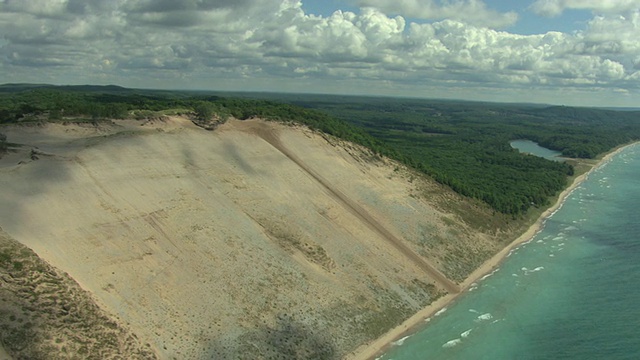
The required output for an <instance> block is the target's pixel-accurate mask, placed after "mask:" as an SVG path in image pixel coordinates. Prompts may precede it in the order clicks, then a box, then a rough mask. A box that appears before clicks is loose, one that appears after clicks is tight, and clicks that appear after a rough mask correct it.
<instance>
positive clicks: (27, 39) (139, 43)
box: [0, 0, 640, 94]
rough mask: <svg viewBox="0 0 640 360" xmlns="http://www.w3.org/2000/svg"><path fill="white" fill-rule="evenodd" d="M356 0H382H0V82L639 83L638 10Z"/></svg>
mask: <svg viewBox="0 0 640 360" xmlns="http://www.w3.org/2000/svg"><path fill="white" fill-rule="evenodd" d="M363 1H364V0H363ZM366 1H368V4H369V5H373V2H376V3H378V5H380V6H379V7H365V8H362V9H360V10H359V11H357V12H349V11H336V12H335V13H333V14H332V15H331V16H326V17H322V16H314V15H308V14H305V12H304V11H303V8H302V4H301V2H300V1H297V0H243V1H240V2H236V1H231V0H225V1H213V0H208V1H207V0H181V1H168V0H162V1H150V0H117V1H116V0H114V1H100V0H86V1H82V0H55V1H51V2H48V3H46V4H45V2H43V3H42V4H43V6H42V7H37V6H32V5H33V4H39V3H37V2H36V1H34V2H27V1H15V0H0V34H2V35H0V37H1V39H2V41H0V68H2V70H3V71H2V75H0V82H7V81H31V82H42V81H45V80H46V81H51V82H58V83H69V82H72V83H91V82H100V83H104V82H105V81H106V82H109V83H118V84H122V85H125V86H136V87H154V86H159V87H174V88H175V87H200V88H202V87H210V88H227V89H237V88H238V87H240V86H249V85H251V83H253V84H261V85H260V86H263V85H262V84H264V86H269V84H271V86H273V84H275V83H278V84H286V86H288V87H287V88H288V89H289V90H292V91H294V90H296V89H297V90H298V91H300V90H304V91H309V90H310V88H309V86H311V85H309V84H313V83H317V84H324V85H323V86H324V87H323V88H325V89H335V88H336V87H338V84H339V86H347V87H348V86H351V87H353V86H358V88H359V89H361V90H363V91H370V90H371V89H380V88H384V89H389V90H390V91H400V90H401V89H414V88H419V87H423V88H425V89H427V88H429V89H430V88H434V87H440V88H443V89H444V88H447V89H453V88H458V87H464V86H466V87H469V88H477V89H483V90H482V91H483V92H484V93H486V90H484V89H487V88H494V89H496V91H497V92H498V91H504V89H523V88H525V87H538V88H544V89H553V88H554V87H558V86H562V87H563V88H564V89H568V88H576V89H584V88H585V87H587V86H588V87H589V88H590V89H596V88H600V89H613V90H616V91H618V90H624V89H636V88H638V82H637V80H638V78H639V77H640V75H638V74H639V73H640V40H639V39H640V36H639V35H640V12H637V11H636V12H633V11H631V12H627V13H625V14H624V16H621V15H614V14H604V15H601V16H597V17H594V19H592V20H591V21H590V22H589V23H588V24H587V27H586V28H585V30H584V31H582V32H577V33H573V34H565V33H559V32H549V33H546V34H539V35H516V34H511V33H509V32H506V31H498V30H495V29H491V28H488V27H486V26H484V25H486V24H484V25H483V26H480V25H478V26H476V25H471V24H469V23H468V22H465V21H462V20H452V19H446V20H442V21H435V22H432V23H422V24H417V23H413V22H409V21H407V20H406V18H405V17H404V16H402V15H395V12H392V11H390V10H388V9H387V10H384V9H383V8H382V5H384V3H386V2H382V1H379V0H366ZM464 3H465V4H471V3H472V2H471V1H465V2H464ZM239 4H241V5H242V6H240V5H239ZM388 4H391V3H390V2H388ZM402 4H404V5H403V6H408V5H411V2H409V1H404V2H402ZM427 4H432V5H433V4H435V2H427ZM446 4H447V5H444V6H441V5H438V6H436V5H433V6H435V7H434V9H436V10H438V11H441V13H440V14H441V15H440V16H442V14H444V12H442V11H444V10H443V9H445V8H446V7H447V6H448V7H449V8H453V7H454V6H456V4H462V2H455V1H454V2H448V3H446ZM475 4H482V6H481V8H482V9H485V10H486V7H484V4H483V3H480V2H475ZM478 6H479V5H478ZM407 9H409V8H407ZM447 11H449V10H447ZM487 11H489V10H487ZM480 12H481V11H480ZM389 14H394V15H389ZM179 19H182V20H179ZM347 79H348V81H347ZM256 86H257V85H256ZM281 88H282V87H281V86H278V87H275V88H273V90H279V89H281ZM399 89H400V90H399ZM499 89H502V90H499ZM514 92H515V90H514ZM411 94H416V93H415V91H414V92H411Z"/></svg>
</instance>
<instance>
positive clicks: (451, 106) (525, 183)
mask: <svg viewBox="0 0 640 360" xmlns="http://www.w3.org/2000/svg"><path fill="white" fill-rule="evenodd" d="M283 101H290V102H291V103H293V104H297V105H300V106H304V107H307V108H312V109H317V110H322V111H325V112H326V113H327V114H330V115H332V116H334V117H336V118H339V119H342V120H344V121H347V122H350V123H352V124H354V125H357V126H359V127H362V128H364V129H366V130H367V132H369V134H371V135H372V136H374V137H376V138H377V139H379V140H382V141H383V142H384V143H385V144H387V145H389V146H390V147H391V148H393V149H394V150H396V151H398V152H399V153H400V154H399V158H400V159H401V161H402V162H404V163H406V164H408V165H410V166H412V167H414V168H416V169H418V170H420V171H422V172H424V173H425V174H428V175H430V176H431V177H433V178H434V179H435V180H437V181H438V182H440V183H442V184H446V185H448V186H450V187H451V188H452V189H454V190H455V191H456V192H458V193H460V194H463V195H466V196H469V197H473V198H477V199H480V200H482V201H484V202H486V203H487V204H489V205H490V206H491V207H493V208H494V209H495V210H497V211H500V212H503V213H507V214H513V215H520V214H523V213H525V212H526V211H527V210H528V209H529V208H531V207H532V206H544V205H547V203H548V201H549V198H550V197H551V196H553V195H555V194H557V193H558V192H559V191H560V190H562V189H563V188H564V187H565V186H566V181H567V176H570V175H573V172H574V169H573V168H572V167H571V166H570V165H568V164H566V163H561V162H554V161H549V160H545V159H542V158H538V157H535V156H530V155H523V154H520V153H519V152H518V151H517V150H515V149H513V148H511V146H510V145H509V143H510V141H512V140H518V139H528V140H532V141H535V142H538V143H539V144H540V145H541V146H544V147H547V148H549V149H553V150H557V151H560V152H562V154H563V156H566V157H572V158H594V157H596V156H597V155H599V154H602V153H604V152H606V151H609V150H611V149H613V148H615V147H616V146H618V145H621V144H625V143H628V142H631V141H634V140H638V139H640V121H639V120H640V117H639V114H640V113H639V112H619V111H611V110H601V109H588V108H570V107H562V106H557V107H542V106H533V105H506V104H505V105H500V104H486V103H473V102H456V101H433V100H409V99H389V98H366V97H360V98H338V97H319V96H317V95H311V96H309V97H308V98H304V97H300V96H299V95H298V96H295V98H287V96H285V95H283Z"/></svg>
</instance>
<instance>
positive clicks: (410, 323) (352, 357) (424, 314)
mask: <svg viewBox="0 0 640 360" xmlns="http://www.w3.org/2000/svg"><path fill="white" fill-rule="evenodd" d="M634 144H635V143H634ZM630 145H633V144H628V145H624V146H621V147H618V148H616V149H614V150H612V151H611V152H609V153H607V154H605V155H604V156H603V157H602V158H601V159H600V160H599V161H598V162H597V163H596V164H595V165H594V166H593V167H592V168H591V169H589V171H587V172H585V173H584V174H582V175H580V176H577V177H576V178H575V179H574V180H573V182H572V183H571V185H569V186H568V187H567V188H566V189H565V190H563V191H562V192H561V193H560V195H559V196H558V199H557V201H556V202H555V203H554V204H553V205H552V206H551V207H549V208H548V209H547V210H545V211H544V212H543V213H542V214H541V215H540V217H539V218H538V219H537V220H536V222H535V223H534V224H533V225H531V226H530V227H529V228H528V229H527V231H525V232H524V233H522V234H521V235H520V236H519V237H518V238H516V239H515V240H514V241H512V242H511V243H510V244H509V245H508V246H506V247H505V248H504V249H502V250H501V251H500V252H498V253H497V254H495V255H494V256H493V257H491V258H490V259H489V260H487V261H486V262H485V263H484V264H482V266H480V267H479V268H477V269H476V270H475V271H474V272H473V273H471V275H470V276H469V277H467V279H466V280H465V281H463V282H462V283H461V284H460V288H461V289H462V290H461V291H460V292H459V293H457V294H447V295H445V296H443V297H441V298H439V299H438V300H436V301H434V302H433V303H431V304H430V305H429V306H427V307H425V308H424V309H422V310H420V311H419V312H418V313H416V314H414V315H413V316H411V317H410V318H409V319H407V320H405V321H404V322H403V323H402V324H400V326H397V327H395V328H394V329H392V330H390V331H389V332H387V333H386V334H384V335H383V336H381V337H379V338H378V339H376V340H375V341H373V342H371V343H369V344H365V345H362V346H361V347H360V348H358V349H357V350H356V351H354V352H353V353H351V354H349V355H348V356H347V357H346V359H348V360H369V359H374V358H376V357H378V356H380V355H382V354H383V353H384V352H385V351H386V350H387V349H388V348H389V347H390V346H392V345H393V343H394V342H396V341H398V340H399V339H402V338H404V337H405V336H407V335H409V334H411V333H413V332H415V331H416V330H418V329H419V328H420V327H421V326H422V324H424V322H425V321H426V319H428V318H430V317H431V316H433V315H434V314H436V313H437V312H438V311H440V310H442V309H445V308H446V307H447V306H448V305H450V304H451V303H452V302H454V301H455V300H456V299H457V298H458V297H459V296H461V295H462V294H464V293H465V292H466V290H467V289H468V288H469V287H470V286H471V285H472V284H474V283H475V282H477V281H479V280H480V279H481V278H482V277H484V276H485V275H487V274H490V273H491V272H493V271H495V270H496V269H497V268H498V267H499V266H500V264H501V263H502V261H504V259H505V258H506V257H507V256H508V255H509V253H510V252H511V251H512V250H513V249H515V248H516V247H518V246H520V245H521V244H524V243H526V242H528V241H530V240H531V239H533V237H534V236H535V235H536V234H537V233H538V232H539V231H540V230H541V229H542V227H543V225H544V222H545V220H546V219H547V218H548V217H549V216H551V215H552V214H553V213H555V212H556V211H557V210H558V209H559V208H560V207H561V206H562V204H563V203H564V201H565V199H566V198H567V196H568V195H569V194H571V192H572V191H573V190H574V189H575V188H577V187H578V186H579V185H580V184H581V183H582V182H583V181H584V180H585V179H586V178H587V177H588V176H589V174H590V173H591V172H592V171H594V170H595V169H597V168H598V167H600V166H602V165H603V164H604V163H606V162H607V161H609V160H610V159H611V158H612V157H613V156H615V155H616V154H617V153H619V152H620V151H622V150H623V149H624V148H626V147H627V146H630Z"/></svg>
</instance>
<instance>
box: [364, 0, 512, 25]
mask: <svg viewBox="0 0 640 360" xmlns="http://www.w3.org/2000/svg"><path fill="white" fill-rule="evenodd" d="M357 4H358V5H360V6H363V7H374V8H376V9H380V10H382V11H383V12H385V13H391V14H398V15H401V16H405V17H410V18H417V19H425V20H443V19H451V20H459V21H463V22H466V23H469V24H473V25H476V26H486V27H491V28H504V27H507V26H509V25H513V24H514V23H515V22H516V21H517V20H518V14H517V13H515V12H513V11H511V12H506V13H501V12H498V11H496V10H491V9H489V8H488V7H487V5H486V4H485V3H484V2H483V1H481V0H452V1H447V0H444V1H438V0H358V1H357Z"/></svg>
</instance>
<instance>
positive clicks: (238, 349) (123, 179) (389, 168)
mask: <svg viewBox="0 0 640 360" xmlns="http://www.w3.org/2000/svg"><path fill="white" fill-rule="evenodd" d="M2 131H3V132H5V133H7V135H8V137H9V141H11V142H17V143H23V144H29V145H31V146H38V150H37V152H36V153H35V155H36V157H37V158H38V160H35V161H32V160H30V159H29V156H30V155H32V154H31V153H29V151H28V149H29V148H25V150H24V151H23V152H22V153H19V154H12V155H10V156H6V157H5V158H4V159H2V160H1V161H0V166H2V168H0V186H1V188H2V189H3V190H2V192H0V226H1V227H2V228H3V229H4V230H5V231H6V232H7V233H8V234H10V235H11V236H12V237H14V238H15V239H17V240H18V241H20V242H22V243H24V244H25V245H27V246H29V247H30V248H32V249H33V250H34V251H35V252H36V253H37V254H38V255H39V256H40V257H42V258H44V259H45V260H46V261H48V262H49V263H50V264H52V265H54V266H56V267H57V268H59V269H62V270H63V271H66V272H67V273H69V275H70V276H71V277H73V278H74V279H75V280H76V281H78V282H79V283H80V285H81V286H82V287H83V288H85V289H87V290H89V291H91V292H92V293H93V294H94V295H95V297H96V299H97V301H98V303H99V304H100V305H101V306H102V307H103V308H105V309H106V310H108V311H109V312H111V313H113V314H116V315H117V316H118V317H119V318H120V319H122V321H124V322H126V323H127V324H129V325H130V328H131V329H132V330H133V331H134V332H136V333H137V334H138V336H139V338H140V339H141V341H142V342H143V343H146V342H148V343H150V344H151V346H152V348H153V349H154V350H155V351H156V352H157V353H158V354H159V356H160V357H161V358H192V359H196V358H203V359H204V358H212V357H214V358H216V357H217V358H225V357H231V356H233V357H239V358H251V359H253V358H270V357H272V356H275V355H276V354H279V355H282V354H285V355H286V357H291V358H295V357H299V358H300V357H301V358H309V357H322V358H336V357H340V356H343V355H344V354H345V353H347V352H349V351H351V350H353V349H355V348H356V347H357V346H358V345H360V344H362V343H364V342H366V341H369V340H371V339H373V338H375V337H377V336H379V335H381V334H382V333H384V332H385V331H386V330H388V329H390V328H391V327H392V326H393V325H396V324H398V323H399V322H400V321H401V320H402V319H404V318H406V317H408V316H409V315H411V314H412V313H414V312H416V311H417V310H418V309H420V308H422V307H423V306H424V305H426V304H428V303H430V302H431V301H432V300H433V299H434V298H435V297H437V296H439V295H440V294H441V293H442V292H441V291H440V290H438V288H444V289H449V290H455V284H453V283H451V282H448V280H447V279H446V278H444V277H442V278H438V276H441V275H438V274H440V273H441V272H442V273H444V274H445V275H447V276H449V277H451V275H454V276H455V277H457V278H460V276H461V275H460V274H452V273H451V270H450V269H452V268H455V265H456V262H459V261H461V259H463V258H462V257H456V256H454V255H455V254H456V253H462V254H473V253H476V252H482V254H485V253H488V254H490V253H492V252H495V250H496V249H497V248H498V247H499V244H496V243H494V242H492V241H491V240H490V239H488V238H487V237H484V236H482V235H474V234H472V233H471V232H470V231H468V229H467V228H466V227H465V226H464V224H460V223H458V222H457V220H456V219H455V218H454V217H451V216H449V215H446V214H442V213H440V212H439V211H437V210H436V209H435V208H434V207H432V206H430V205H429V204H428V203H427V202H425V201H424V200H421V199H420V197H419V196H416V189H415V186H414V185H413V184H412V183H411V182H410V181H408V180H407V178H406V177H405V176H404V175H402V174H403V172H402V171H398V169H397V168H396V169H394V167H395V165H393V164H388V163H386V162H384V161H380V160H379V159H376V158H375V156H372V155H371V154H368V153H367V152H363V151H362V150H361V149H359V148H357V147H354V146H352V145H349V144H344V143H339V142H336V141H335V140H332V139H327V138H324V137H322V136H320V135H317V134H315V133H312V132H310V131H308V130H305V129H302V128H290V127H285V126H283V125H278V124H273V123H263V122H261V121H259V120H253V121H251V122H239V121H230V122H229V123H227V124H225V125H223V126H221V127H220V128H218V129H217V130H216V131H215V132H207V131H204V130H202V129H199V128H196V127H194V126H193V125H192V124H190V123H189V122H188V121H186V120H184V119H179V118H173V119H171V120H170V121H167V122H163V123H156V124H147V125H146V126H139V125H138V124H136V123H133V122H118V123H117V124H114V125H110V126H107V125H102V126H99V127H79V126H62V125H47V126H44V127H36V128H23V127H17V128H7V129H3V130H2ZM265 134H267V135H265ZM274 145H275V146H274ZM18 161H22V163H21V164H17V163H18ZM394 170H395V171H394ZM336 195H338V196H336ZM350 204H351V205H350ZM354 210H356V211H354ZM358 210H362V211H360V213H359V211H358ZM363 213H364V218H363ZM373 223H375V224H377V225H373ZM387 234H390V236H391V237H392V238H393V239H396V240H397V241H396V242H397V243H395V244H394V242H393V241H389V239H390V237H389V236H388V235H387ZM454 241H455V242H454ZM452 248H455V251H451V249H452ZM452 254H453V255H452ZM414 257H415V258H414ZM424 264H426V266H427V267H425V266H423V265H424ZM463 275H466V274H463ZM433 284H435V285H436V286H434V285H433ZM286 357H285V358H286Z"/></svg>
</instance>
